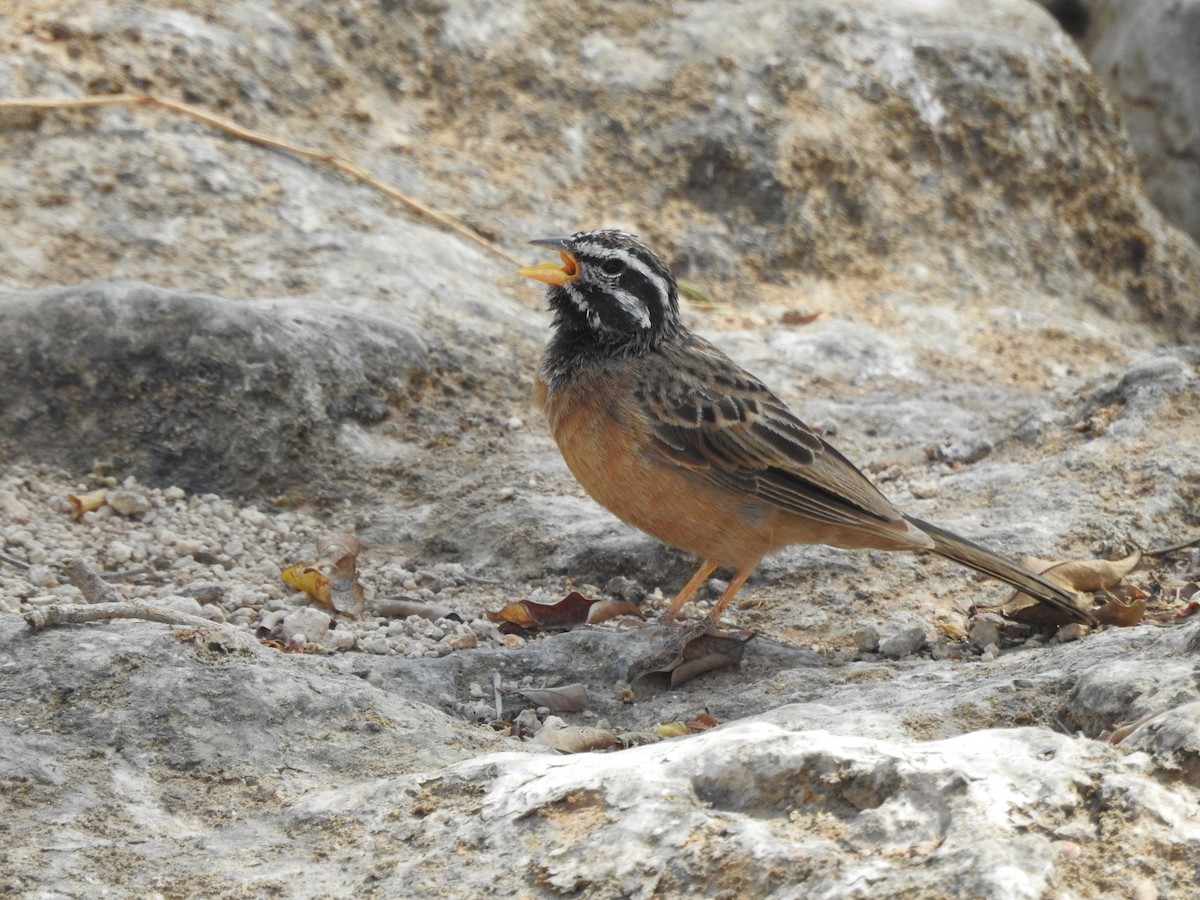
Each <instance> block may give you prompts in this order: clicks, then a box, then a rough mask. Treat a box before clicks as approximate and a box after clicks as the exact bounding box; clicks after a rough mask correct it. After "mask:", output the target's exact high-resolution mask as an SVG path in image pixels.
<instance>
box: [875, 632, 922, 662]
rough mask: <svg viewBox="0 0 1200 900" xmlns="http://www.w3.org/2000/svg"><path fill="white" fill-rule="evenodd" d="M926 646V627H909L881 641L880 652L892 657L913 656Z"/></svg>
mask: <svg viewBox="0 0 1200 900" xmlns="http://www.w3.org/2000/svg"><path fill="white" fill-rule="evenodd" d="M924 646H925V629H924V628H908V629H905V630H904V631H901V632H900V633H899V634H893V635H892V636H891V637H887V638H884V639H883V640H881V641H880V642H879V652H880V653H882V654H883V655H884V656H888V657H891V658H892V659H904V657H906V656H912V655H913V654H914V653H916V652H917V651H918V650H920V649H921V648H922V647H924Z"/></svg>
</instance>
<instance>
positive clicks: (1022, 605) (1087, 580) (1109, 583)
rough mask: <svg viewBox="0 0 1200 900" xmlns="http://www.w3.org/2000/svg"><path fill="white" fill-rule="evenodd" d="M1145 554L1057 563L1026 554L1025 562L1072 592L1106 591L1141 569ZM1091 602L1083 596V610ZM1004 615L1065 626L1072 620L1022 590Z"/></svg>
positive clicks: (1010, 600)
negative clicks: (1136, 569)
mask: <svg viewBox="0 0 1200 900" xmlns="http://www.w3.org/2000/svg"><path fill="white" fill-rule="evenodd" d="M1141 561H1142V553H1141V551H1140V550H1135V551H1134V552H1133V553H1131V554H1130V555H1129V556H1127V557H1125V558H1124V559H1118V560H1108V559H1077V560H1066V561H1061V562H1056V561H1053V560H1047V559H1038V558H1037V557H1033V556H1030V557H1026V558H1025V559H1023V560H1021V565H1023V566H1024V567H1025V568H1027V569H1029V570H1030V571H1031V572H1036V573H1037V574H1039V575H1041V576H1042V577H1043V578H1046V579H1048V580H1050V581H1053V582H1054V583H1055V584H1058V585H1061V586H1062V587H1064V588H1066V589H1067V590H1070V591H1105V590H1109V589H1111V588H1114V587H1116V586H1117V585H1118V584H1119V583H1120V581H1121V579H1123V578H1124V577H1125V576H1126V575H1128V574H1129V573H1130V572H1132V571H1133V570H1134V569H1135V568H1137V566H1138V564H1139V563H1140V562H1141ZM1090 608H1091V603H1090V602H1088V601H1087V600H1086V599H1085V598H1084V596H1082V595H1081V596H1080V598H1079V609H1080V610H1081V611H1090ZM999 611H1000V612H1002V613H1003V614H1004V615H1006V616H1009V617H1011V618H1013V619H1017V620H1019V621H1022V622H1033V623H1044V624H1051V625H1062V624H1065V623H1067V622H1069V621H1070V619H1069V617H1068V616H1067V614H1066V613H1065V612H1062V611H1060V610H1057V609H1054V608H1053V607H1050V606H1046V605H1044V604H1041V603H1039V602H1038V601H1037V600H1036V599H1034V598H1033V597H1030V596H1029V595H1028V594H1026V593H1024V592H1022V591H1018V592H1017V593H1015V594H1013V596H1012V597H1011V598H1010V599H1009V600H1008V601H1007V602H1006V603H1004V604H1002V605H1001V606H1000V607H999Z"/></svg>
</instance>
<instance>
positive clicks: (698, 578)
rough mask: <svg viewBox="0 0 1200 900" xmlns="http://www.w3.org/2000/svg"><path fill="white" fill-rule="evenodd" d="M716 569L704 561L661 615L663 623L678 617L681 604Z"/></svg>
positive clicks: (739, 583)
mask: <svg viewBox="0 0 1200 900" xmlns="http://www.w3.org/2000/svg"><path fill="white" fill-rule="evenodd" d="M716 568H717V564H716V563H715V562H711V561H710V560H707V559H706V560H705V561H704V562H703V563H702V564H701V565H700V568H699V569H697V570H696V574H695V575H693V576H692V578H691V580H690V581H689V582H688V583H687V584H685V585H684V586H683V590H681V591H680V592H679V593H678V594H676V595H675V599H674V600H672V601H671V605H670V606H668V607H667V611H666V612H665V613H663V614H662V620H663V621H664V622H674V621H675V617H676V616H677V615H679V610H681V609H683V604H685V603H687V602H688V600H690V599H691V597H692V594H694V593H696V588H698V587H700V585H702V584H704V582H706V581H708V576H710V575H711V574H712V573H713V572H714V571H716ZM747 574H749V573H747ZM745 580H746V579H745V578H743V579H742V581H745ZM741 583H742V582H741V581H739V582H738V586H739V587H740V586H741ZM725 593H727V594H728V593H729V592H728V591H726V592H725Z"/></svg>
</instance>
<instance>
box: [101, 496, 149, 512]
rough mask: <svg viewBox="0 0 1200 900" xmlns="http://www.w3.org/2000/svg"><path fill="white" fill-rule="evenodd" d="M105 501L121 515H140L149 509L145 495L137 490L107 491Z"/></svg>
mask: <svg viewBox="0 0 1200 900" xmlns="http://www.w3.org/2000/svg"><path fill="white" fill-rule="evenodd" d="M105 502H106V503H108V505H109V506H111V507H112V508H113V509H114V510H116V511H117V512H119V513H120V514H121V515H123V516H140V515H141V514H142V513H147V512H149V511H150V509H151V505H150V501H149V500H147V499H146V495H145V494H139V493H138V492H137V491H109V492H108V496H107V497H106V498H105Z"/></svg>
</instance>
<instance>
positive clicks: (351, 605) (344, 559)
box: [279, 533, 364, 617]
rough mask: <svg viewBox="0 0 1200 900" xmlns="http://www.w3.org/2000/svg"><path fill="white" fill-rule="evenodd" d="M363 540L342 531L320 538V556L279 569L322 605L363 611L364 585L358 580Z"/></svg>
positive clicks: (353, 612)
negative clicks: (359, 558) (360, 541)
mask: <svg viewBox="0 0 1200 900" xmlns="http://www.w3.org/2000/svg"><path fill="white" fill-rule="evenodd" d="M361 552H362V544H360V543H359V542H358V538H356V537H355V536H354V535H352V534H345V533H338V534H334V535H331V536H329V537H327V538H322V539H321V540H319V541H318V542H317V560H316V562H313V563H297V564H296V565H294V566H289V567H288V568H286V569H284V570H283V571H282V572H280V573H279V577H280V578H281V579H283V581H285V582H286V583H287V584H290V585H291V586H292V587H294V588H298V589H299V590H302V591H304V593H306V594H308V596H309V597H311V598H312V599H313V600H315V601H317V603H320V604H321V605H322V606H328V607H331V608H333V609H334V610H336V611H337V612H340V613H346V614H347V615H351V616H356V617H357V616H360V615H362V611H363V605H364V598H363V586H362V584H361V583H360V582H359V580H358V554H359V553H361Z"/></svg>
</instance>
